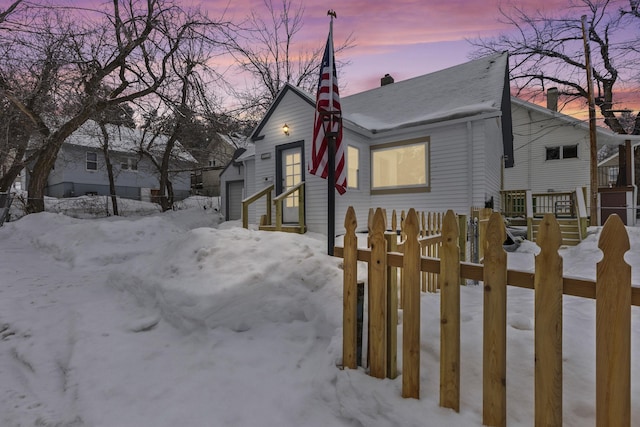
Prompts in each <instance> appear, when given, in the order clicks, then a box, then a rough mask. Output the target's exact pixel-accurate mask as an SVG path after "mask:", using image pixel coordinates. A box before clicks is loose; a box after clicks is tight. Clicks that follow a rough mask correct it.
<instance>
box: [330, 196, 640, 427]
mask: <svg viewBox="0 0 640 427" xmlns="http://www.w3.org/2000/svg"><path fill="white" fill-rule="evenodd" d="M482 211H484V212H486V211H487V210H482ZM484 212H483V213H484ZM434 215H435V214H434ZM452 216H453V212H451V211H448V212H447V215H446V216H445V217H444V220H443V224H442V225H441V226H440V225H437V226H436V228H435V229H436V230H441V231H442V236H440V237H438V238H436V239H429V241H428V242H425V241H420V240H418V235H419V234H422V233H429V231H426V230H422V229H420V222H419V218H418V216H417V214H416V213H415V210H413V209H411V210H410V211H409V214H408V216H407V217H406V220H405V215H404V213H403V214H402V218H401V220H402V229H401V234H402V236H403V243H402V246H401V249H399V252H401V253H400V254H399V253H397V252H393V253H389V251H390V250H391V247H392V245H390V244H388V243H387V241H386V240H385V232H384V230H385V221H384V220H385V217H384V213H383V212H382V210H381V209H377V210H376V211H375V213H374V211H373V210H370V215H369V221H368V227H369V237H368V242H369V249H358V248H357V245H355V244H354V243H355V228H356V220H355V214H354V211H353V210H352V209H351V208H350V210H349V211H348V213H347V217H346V218H345V229H346V230H347V232H346V234H345V245H344V248H340V247H336V256H339V257H343V258H344V275H345V278H344V292H345V296H344V298H345V303H344V305H343V309H344V316H345V319H344V322H345V323H344V331H345V332H344V333H345V337H344V338H343V339H344V342H343V346H344V348H343V361H344V362H343V363H344V365H345V367H349V366H348V365H350V364H351V363H352V362H351V356H348V355H347V354H348V353H349V352H352V353H353V354H356V351H357V349H356V350H355V351H354V350H352V349H353V345H354V344H353V339H352V338H351V336H352V335H356V334H354V333H352V332H351V331H352V330H353V329H352V326H351V325H352V323H353V324H355V322H354V321H353V320H349V319H353V318H354V317H353V316H354V314H353V312H354V311H356V310H354V309H353V302H351V297H352V296H353V295H355V294H356V291H355V289H357V282H356V280H357V279H356V268H357V260H360V261H364V262H367V263H368V269H369V271H368V274H369V276H368V280H369V316H368V317H369V337H370V339H369V352H368V355H369V357H368V363H369V365H370V371H369V373H370V375H372V376H374V377H378V378H385V377H386V376H387V372H388V371H391V370H392V367H389V366H388V365H387V360H388V358H389V357H393V355H392V352H391V351H390V349H389V348H388V346H389V345H391V346H392V347H394V348H395V347H396V345H394V344H393V343H389V342H388V341H390V338H389V337H388V336H387V330H388V328H395V327H396V325H395V324H393V321H392V324H390V323H389V316H388V312H389V310H393V309H394V306H391V307H389V306H388V298H389V292H393V291H392V290H389V289H388V288H387V283H388V279H387V271H388V270H387V267H388V266H393V267H396V268H400V273H401V278H402V279H401V285H402V286H401V289H402V291H403V292H402V293H401V297H400V298H401V300H402V305H403V307H404V322H403V323H404V325H403V336H402V338H403V350H402V353H403V354H402V364H403V366H402V367H403V379H402V395H403V396H404V397H415V398H419V393H420V276H421V272H425V271H426V272H429V273H434V274H436V272H439V276H438V277H439V279H438V283H439V286H440V288H441V331H440V332H441V342H440V344H441V355H440V356H441V366H440V369H441V371H440V378H441V384H440V404H441V406H445V407H450V408H453V409H455V410H459V388H460V384H459V381H460V378H459V370H460V366H459V365H460V361H459V357H460V342H459V333H460V326H459V316H460V313H459V311H460V306H459V301H460V288H459V287H458V286H457V284H458V283H459V282H458V280H459V279H463V278H464V279H473V280H483V281H484V302H483V368H482V369H483V385H482V393H483V419H482V422H483V424H484V425H488V426H504V425H506V409H507V408H506V405H507V401H506V307H507V292H506V286H507V281H508V282H509V283H508V284H509V285H512V286H517V287H520V288H527V289H533V290H534V291H535V295H534V298H535V323H536V324H535V331H534V333H535V420H534V421H535V425H536V426H542V425H544V426H554V425H561V424H562V298H563V297H562V295H563V294H566V295H573V296H576V297H584V298H595V299H596V426H597V427H603V426H616V427H617V426H622V427H630V425H631V380H630V375H631V305H636V306H638V305H640V298H638V297H639V296H640V292H638V289H636V288H632V286H631V266H630V265H629V264H627V263H626V262H625V261H624V254H625V252H627V251H628V250H629V249H630V245H629V237H628V234H627V232H626V230H625V227H624V225H623V224H622V222H621V221H620V219H619V217H617V216H616V215H611V216H610V217H609V219H608V220H607V223H606V224H605V226H604V228H603V230H602V233H601V237H600V240H599V243H598V246H599V248H600V249H601V250H602V252H603V254H604V256H603V258H602V260H601V261H600V262H599V263H598V264H597V273H596V275H597V278H596V280H595V281H592V280H583V279H573V278H566V277H562V258H561V257H560V256H559V255H558V249H559V247H560V244H561V237H560V230H559V225H558V223H557V221H556V219H555V218H554V217H553V216H552V215H547V216H545V218H544V219H543V223H542V226H541V229H540V237H539V239H538V243H539V245H540V247H541V251H540V254H539V255H537V256H536V257H535V273H533V274H530V273H525V272H521V271H515V270H507V264H506V258H507V257H506V252H505V251H504V249H503V247H502V244H503V242H504V240H505V227H504V223H503V221H502V217H501V216H500V214H498V213H493V214H491V216H490V218H489V219H488V220H484V219H483V220H481V221H483V222H484V224H483V225H484V227H481V228H483V230H482V234H483V236H486V237H485V239H482V240H481V242H480V244H481V248H480V249H481V250H482V251H483V252H484V259H483V263H484V265H481V264H480V265H478V264H467V263H463V262H460V260H461V259H462V256H461V252H460V250H459V248H457V246H456V244H457V241H456V240H457V239H458V238H462V236H459V233H460V230H459V229H458V223H456V222H455V218H454V220H453V223H452V222H451V217H452ZM458 220H459V221H462V223H464V220H462V219H460V218H459V219H458ZM394 222H395V221H394V218H393V217H392V228H393V229H395V225H394V224H393V223H394ZM430 223H431V219H430V218H429V220H428V221H427V224H430ZM423 224H424V221H423ZM437 224H439V221H438V222H437ZM423 228H424V227H423ZM452 228H455V229H457V233H458V234H456V233H452V231H451V229H452ZM387 234H393V235H394V236H397V233H395V232H392V233H387ZM456 236H459V237H456ZM387 238H390V236H387ZM392 240H393V239H390V241H392ZM433 242H441V243H437V244H441V245H442V247H441V249H440V250H439V252H436V253H435V254H433V255H436V256H438V254H439V256H440V260H437V259H436V260H434V259H424V258H422V259H421V256H420V255H421V250H420V248H421V247H423V245H425V246H428V247H431V246H432V245H433V244H434V243H433ZM455 257H457V259H456V258H455ZM456 270H457V271H456ZM455 278H458V279H455ZM354 282H355V283H354ZM452 291H457V295H456V294H455V292H452ZM347 301H349V302H347ZM456 310H457V312H456ZM456 323H457V325H456ZM456 335H457V336H456ZM356 340H357V338H356ZM456 341H457V342H456ZM356 345H357V344H356ZM390 355H391V356H390ZM356 358H357V356H356ZM456 358H457V360H456ZM356 363H357V361H356Z"/></svg>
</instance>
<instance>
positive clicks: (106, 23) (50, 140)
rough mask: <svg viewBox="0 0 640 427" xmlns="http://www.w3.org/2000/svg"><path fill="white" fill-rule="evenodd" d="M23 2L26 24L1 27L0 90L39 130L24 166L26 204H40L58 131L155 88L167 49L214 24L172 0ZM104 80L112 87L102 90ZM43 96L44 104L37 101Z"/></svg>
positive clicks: (162, 78) (62, 133)
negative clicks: (106, 6)
mask: <svg viewBox="0 0 640 427" xmlns="http://www.w3.org/2000/svg"><path fill="white" fill-rule="evenodd" d="M26 9H27V11H26V12H25V17H29V19H30V22H29V25H28V26H25V25H22V26H21V25H18V27H17V28H16V29H15V31H11V32H3V33H1V35H2V38H3V39H2V40H1V42H2V45H4V46H8V47H9V46H10V47H11V48H12V49H9V48H7V49H3V51H2V52H1V53H2V57H0V95H1V96H4V97H5V98H6V99H8V100H9V101H10V102H11V103H12V104H13V105H15V107H16V108H18V109H19V110H20V111H21V112H22V113H23V114H24V115H25V116H26V117H28V118H29V120H30V121H31V122H32V123H33V126H34V128H35V129H36V131H37V132H38V133H39V134H40V135H41V137H42V144H40V146H39V147H37V155H36V157H35V159H34V163H33V166H32V167H31V168H30V171H29V172H30V174H29V175H30V176H29V183H28V191H29V204H28V207H27V208H28V210H29V211H30V212H39V211H42V210H44V190H45V187H46V183H47V177H48V175H49V172H50V170H51V167H52V166H53V164H54V162H55V159H56V156H57V154H58V152H59V150H60V147H61V145H62V144H63V142H64V141H65V139H66V138H67V137H68V136H69V135H71V133H73V131H75V130H76V129H77V128H78V127H79V126H81V125H82V124H83V123H84V122H85V121H87V120H88V119H90V118H92V117H95V116H96V114H97V113H99V112H101V111H104V110H105V109H107V108H109V107H113V106H115V105H119V104H122V103H125V102H130V101H133V100H136V99H139V98H142V97H145V96H148V95H150V94H153V93H154V92H156V91H158V90H160V89H161V88H162V87H163V85H164V84H166V82H167V77H168V75H169V74H170V73H171V70H170V67H169V64H170V60H171V58H172V56H173V55H175V53H176V52H177V51H178V49H179V48H180V46H181V45H182V44H183V43H185V42H186V40H187V38H188V37H192V36H193V34H194V31H197V30H200V31H202V32H203V33H204V32H210V31H213V30H214V29H215V28H216V27H217V25H218V24H217V23H213V22H211V21H210V20H208V19H205V18H204V17H203V16H201V15H200V14H197V13H186V12H185V11H184V10H183V9H182V8H180V7H179V6H177V0H175V1H174V0H127V1H124V0H113V1H112V3H111V9H110V10H105V11H87V10H86V9H83V10H78V9H68V8H61V7H60V8H56V7H44V6H38V5H35V6H33V3H32V2H30V3H29V6H28V7H27V8H26ZM83 14H85V15H86V16H85V15H83ZM207 39H209V40H213V39H214V37H211V36H208V37H207ZM104 87H111V88H113V89H112V90H110V91H109V92H108V93H106V94H103V91H102V89H103V88H104ZM45 97H46V99H47V100H49V101H50V102H51V105H50V106H43V104H42V102H39V99H38V98H40V100H41V99H43V98H45ZM63 106H64V107H66V108H63ZM62 111H64V113H65V114H64V115H62V114H59V113H61V112H62Z"/></svg>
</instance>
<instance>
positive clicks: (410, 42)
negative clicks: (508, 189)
mask: <svg viewBox="0 0 640 427" xmlns="http://www.w3.org/2000/svg"><path fill="white" fill-rule="evenodd" d="M569 1H570V0H545V1H544V2H542V1H540V0H518V1H517V2H516V3H517V4H518V6H519V7H523V8H525V9H528V10H535V9H536V8H538V9H540V8H544V10H547V11H560V10H563V9H565V8H566V7H567V5H568V4H569ZM273 2H274V4H280V3H279V0H273ZM198 3H199V2H197V1H195V2H194V4H198ZM502 3H503V4H506V2H505V1H502ZM200 4H201V5H202V6H203V7H204V8H205V9H207V10H209V11H210V12H211V13H213V14H216V13H222V12H223V11H224V13H225V15H226V16H227V17H228V18H233V19H240V18H242V17H245V16H246V15H247V14H248V11H250V10H264V3H263V0H233V1H231V2H228V3H227V2H226V1H224V0H223V1H220V0H204V1H202V2H201V3H200ZM499 4H500V1H499V0H484V1H479V0H449V1H446V2H444V1H441V0H439V1H435V0H426V1H425V0H394V1H388V0H384V1H383V0H343V1H340V2H338V1H334V2H333V3H332V2H331V1H330V2H317V1H315V2H311V1H307V2H305V3H304V7H305V10H304V16H305V20H304V28H303V30H302V31H301V32H300V33H299V34H298V35H297V40H298V41H300V42H302V43H304V44H306V45H308V46H317V45H318V44H319V43H320V44H321V45H323V44H324V41H325V40H326V36H327V33H328V30H329V17H328V16H327V10H328V9H330V8H333V9H335V11H336V12H337V15H338V18H337V19H336V20H335V21H334V42H335V44H336V45H339V44H340V43H341V42H342V41H344V40H345V38H346V37H347V36H348V35H349V34H352V35H353V37H354V38H355V44H356V46H355V47H354V48H352V49H350V50H347V51H344V52H341V54H340V55H339V56H338V57H337V60H338V61H348V62H349V65H347V66H346V67H343V68H342V70H341V73H340V75H339V82H340V86H341V88H342V89H341V94H342V95H343V96H344V95H349V94H352V93H358V92H361V91H363V90H367V89H371V88H374V87H377V86H379V85H380V78H381V77H382V76H384V75H385V74H387V73H388V74H391V75H392V76H393V77H394V79H395V80H396V81H400V80H405V79H407V78H410V77H415V76H419V75H422V74H427V73H430V72H433V71H438V70H441V69H444V68H447V67H450V66H453V65H457V64H461V63H463V62H466V61H468V60H469V54H470V52H471V51H472V47H471V45H470V44H469V42H468V41H466V39H469V38H476V37H479V36H483V37H486V36H494V35H498V34H499V33H501V32H505V31H509V30H512V28H511V27H509V26H507V25H505V24H503V23H501V22H499V17H500V14H499V12H498V5H499ZM634 86H635V89H634V90H631V91H630V92H626V93H624V94H621V95H620V96H619V97H618V98H617V101H622V102H623V104H618V107H619V108H622V107H624V108H631V109H632V110H634V111H635V112H637V111H638V110H640V90H638V86H639V85H638V84H637V83H636V84H635V85H634ZM578 108H582V107H581V106H578ZM564 112H566V113H570V114H572V115H575V114H576V113H577V114H578V115H580V116H582V115H586V114H587V112H586V105H585V108H584V110H583V113H584V114H580V112H575V111H564Z"/></svg>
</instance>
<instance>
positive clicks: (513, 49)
mask: <svg viewBox="0 0 640 427" xmlns="http://www.w3.org/2000/svg"><path fill="white" fill-rule="evenodd" d="M626 4H627V3H626V1H622V0H617V1H616V0H568V6H567V8H566V9H565V10H566V12H565V13H563V14H560V15H557V16H555V15H548V14H545V13H543V12H540V11H535V12H531V11H528V10H525V9H523V8H522V7H520V6H517V5H514V4H503V5H501V6H500V9H499V10H500V14H501V16H502V22H505V23H507V24H509V25H510V26H512V27H513V28H514V30H515V31H512V32H510V33H508V34H503V35H500V36H499V37H497V38H487V39H484V38H480V39H476V40H471V43H472V44H473V45H474V46H476V47H477V51H476V52H475V55H477V56H480V55H484V54H487V53H493V52H504V51H508V52H509V53H510V55H511V70H510V72H511V83H512V85H515V87H516V88H517V90H518V94H519V95H521V96H524V95H527V94H529V95H533V96H540V95H541V94H542V93H544V91H545V90H546V88H547V87H552V86H555V87H558V89H559V92H560V94H561V95H562V96H563V97H564V99H565V101H566V102H570V101H572V100H576V99H580V98H583V99H588V90H587V83H586V66H585V62H586V61H585V52H584V47H583V36H582V19H581V18H582V16H583V15H586V18H587V22H588V37H589V41H590V43H591V44H592V45H593V47H592V49H591V54H592V68H593V79H594V82H595V84H596V105H597V106H598V107H599V111H600V114H601V115H602V117H603V118H604V121H605V123H606V124H607V126H609V127H610V128H611V129H612V130H613V131H615V132H617V133H621V134H624V133H627V129H625V127H624V126H623V125H622V124H621V122H620V113H622V112H623V111H624V109H623V108H621V107H620V105H619V103H618V102H616V90H617V89H619V88H620V87H621V86H622V85H623V84H624V83H625V82H624V79H625V78H630V77H631V76H632V73H633V70H637V67H638V65H640V50H638V48H637V46H638V42H639V41H640V38H639V35H638V31H637V28H638V21H637V19H635V16H637V6H638V2H637V1H636V0H631V10H629V11H628V12H633V13H623V12H624V11H623V7H624V6H626ZM635 83H636V84H637V82H635ZM635 122H636V124H635V126H632V128H633V129H635V130H634V131H633V132H634V133H636V132H640V113H638V115H637V116H636V118H635Z"/></svg>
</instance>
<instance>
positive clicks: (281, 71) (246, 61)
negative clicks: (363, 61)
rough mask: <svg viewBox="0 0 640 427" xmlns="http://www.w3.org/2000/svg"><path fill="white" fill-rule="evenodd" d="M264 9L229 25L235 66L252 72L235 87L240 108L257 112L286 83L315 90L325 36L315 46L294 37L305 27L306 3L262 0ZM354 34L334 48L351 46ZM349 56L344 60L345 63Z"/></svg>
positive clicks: (228, 42)
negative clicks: (248, 79)
mask: <svg viewBox="0 0 640 427" xmlns="http://www.w3.org/2000/svg"><path fill="white" fill-rule="evenodd" d="M263 1H264V6H265V9H264V11H263V12H262V13H260V12H259V11H256V10H253V11H252V12H251V14H250V15H249V16H248V17H247V19H246V21H245V22H243V23H241V24H239V25H238V26H236V27H234V28H231V29H229V30H228V31H225V35H226V37H225V44H226V48H227V51H228V52H229V54H231V56H232V57H233V58H234V60H235V62H236V65H237V67H238V68H239V69H240V70H241V71H242V72H244V73H246V74H248V75H250V76H252V77H253V81H251V83H250V84H249V86H248V87H247V88H246V89H237V88H231V89H232V94H233V96H234V98H235V99H237V100H238V101H239V102H240V105H241V110H242V111H243V112H245V113H247V114H249V115H250V116H251V117H254V118H255V117H259V116H261V115H262V113H264V112H265V111H266V110H267V109H268V108H269V106H270V105H271V103H272V102H273V101H274V100H275V98H276V96H277V94H278V92H279V91H280V90H281V89H282V88H283V87H284V85H285V83H291V84H293V85H294V86H297V87H300V88H302V89H305V90H307V91H308V92H315V86H316V85H317V83H318V72H319V69H320V68H319V67H320V62H321V59H322V54H323V50H324V45H325V40H324V39H323V40H321V41H320V40H319V41H318V45H317V46H314V47H312V48H305V47H304V46H301V45H298V44H296V43H295V38H296V35H297V34H298V32H300V30H301V29H302V27H303V18H304V8H303V7H302V6H301V5H297V6H296V5H294V4H293V2H292V1H291V0H281V3H280V4H279V5H274V2H273V0H263ZM353 44H354V40H353V38H352V36H349V37H347V39H346V40H345V41H344V42H343V43H341V44H339V45H338V46H337V47H336V52H340V51H342V50H345V49H348V48H350V47H352V46H353ZM345 63H346V62H342V63H341V64H342V65H344V64H345Z"/></svg>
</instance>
